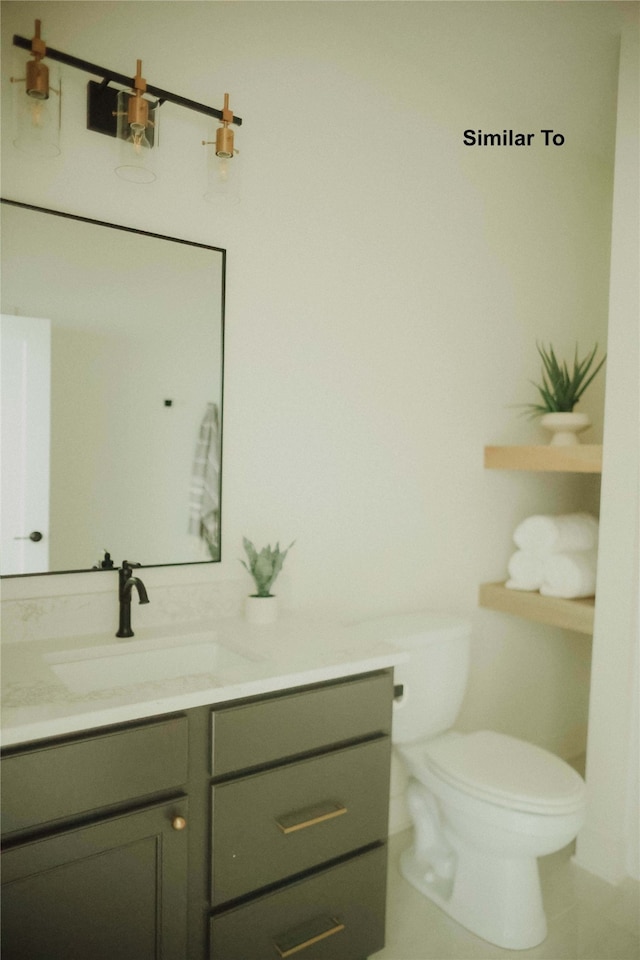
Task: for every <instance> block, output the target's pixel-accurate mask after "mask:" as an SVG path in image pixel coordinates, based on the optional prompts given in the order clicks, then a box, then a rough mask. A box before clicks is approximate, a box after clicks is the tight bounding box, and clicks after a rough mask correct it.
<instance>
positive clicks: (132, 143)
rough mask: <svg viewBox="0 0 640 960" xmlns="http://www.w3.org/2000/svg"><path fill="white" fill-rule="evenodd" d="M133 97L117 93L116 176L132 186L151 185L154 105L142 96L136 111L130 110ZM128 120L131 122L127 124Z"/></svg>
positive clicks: (154, 147) (155, 149)
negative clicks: (141, 102)
mask: <svg viewBox="0 0 640 960" xmlns="http://www.w3.org/2000/svg"><path fill="white" fill-rule="evenodd" d="M135 99H136V98H135V95H134V94H131V93H129V91H128V90H121V91H120V93H119V94H118V129H117V139H118V162H117V164H116V173H117V174H118V176H119V177H120V178H121V179H122V180H129V181H130V182H132V183H153V181H154V180H155V179H156V178H157V175H158V174H157V158H158V142H159V129H158V122H159V114H160V110H159V109H158V102H157V101H156V100H153V99H152V98H150V97H146V96H143V97H141V98H140V99H141V100H143V101H144V104H142V105H141V106H142V107H143V108H144V109H142V110H140V111H138V112H137V115H136V116H134V113H135V112H136V111H131V110H130V102H131V100H135ZM130 119H131V120H132V122H130Z"/></svg>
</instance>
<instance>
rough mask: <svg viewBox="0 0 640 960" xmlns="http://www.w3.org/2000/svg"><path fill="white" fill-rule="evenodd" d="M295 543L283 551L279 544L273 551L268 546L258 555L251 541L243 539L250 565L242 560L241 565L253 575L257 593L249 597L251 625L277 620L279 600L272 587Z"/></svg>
mask: <svg viewBox="0 0 640 960" xmlns="http://www.w3.org/2000/svg"><path fill="white" fill-rule="evenodd" d="M294 543H295V540H294V541H293V542H292V543H290V544H289V546H288V547H287V549H286V550H281V549H280V544H279V543H276V545H275V547H273V549H272V548H271V546H270V545H267V546H266V547H263V548H262V550H261V551H260V552H259V553H258V551H257V550H256V548H255V547H254V545H253V544H252V543H251V541H250V540H248V539H247V538H246V537H243V538H242V545H243V546H244V549H245V553H246V554H247V559H248V563H247V562H246V561H245V560H241V561H240V563H241V564H242V566H243V567H244V568H245V570H248V572H249V573H250V574H251V576H252V577H253V580H254V582H255V585H256V592H255V593H252V594H251V595H250V596H249V597H247V602H246V607H245V611H246V616H247V620H249V621H250V622H251V623H273V621H274V620H276V618H277V616H278V598H277V597H276V596H275V595H274V594H273V593H271V587H272V586H273V583H274V581H275V579H276V577H277V576H278V574H279V573H280V571H281V570H282V565H283V563H284V561H285V557H286V556H287V553H288V552H289V550H290V549H291V547H292V546H293V544H294Z"/></svg>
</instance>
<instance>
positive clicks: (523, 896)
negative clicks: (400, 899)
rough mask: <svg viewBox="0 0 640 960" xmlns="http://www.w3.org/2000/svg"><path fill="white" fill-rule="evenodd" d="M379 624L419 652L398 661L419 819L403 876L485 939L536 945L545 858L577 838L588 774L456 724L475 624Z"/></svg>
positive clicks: (380, 634)
mask: <svg viewBox="0 0 640 960" xmlns="http://www.w3.org/2000/svg"><path fill="white" fill-rule="evenodd" d="M370 631H373V636H375V637H376V638H377V639H384V640H387V641H388V642H392V643H395V644H397V645H398V646H400V647H402V648H403V649H404V650H405V651H406V652H407V654H408V658H407V661H406V662H405V663H402V664H400V665H398V666H397V667H396V669H395V674H394V679H395V682H396V684H398V685H399V686H400V688H401V690H402V692H401V694H400V695H399V697H398V698H397V701H396V702H395V703H394V715H393V728H392V740H393V742H394V746H395V749H396V751H397V753H398V754H399V756H400V758H401V760H402V762H403V763H404V765H405V766H406V769H407V773H408V774H409V783H408V787H407V794H406V799H407V806H408V810H409V813H410V815H411V819H412V821H413V826H414V836H413V844H412V846H411V847H410V848H409V849H408V850H406V851H405V852H404V854H403V855H402V858H401V864H400V869H401V872H402V874H403V875H404V876H405V878H406V879H407V880H408V881H409V882H410V883H411V884H412V885H413V886H414V887H416V888H417V889H418V890H420V891H421V893H423V894H424V895H425V896H427V897H428V898H429V899H430V900H432V901H433V902H434V903H436V904H437V905H438V906H439V907H441V908H442V909H443V910H444V911H445V912H446V913H447V914H449V916H451V917H452V918H453V919H454V920H456V921H457V922H458V923H460V924H461V925H462V926H464V927H466V928H467V929H468V930H470V931H472V932H473V933H475V934H476V935H477V936H479V937H482V938H483V939H484V940H487V941H489V942H490V943H493V944H496V945H497V946H499V947H503V948H506V949H511V950H525V949H528V948H530V947H534V946H536V945H537V944H539V943H541V942H542V941H543V940H544V938H545V937H546V933H547V924H546V918H545V914H544V909H543V905H542V896H541V891H540V879H539V874H538V864H537V858H538V857H540V856H544V855H546V854H549V853H553V852H555V851H556V850H560V849H562V848H563V847H564V846H566V845H567V844H568V843H570V842H571V841H572V840H573V839H574V838H575V836H576V835H577V833H578V831H579V830H580V828H581V826H582V824H583V822H584V818H585V807H586V790H585V784H584V781H583V780H582V778H581V777H580V776H579V774H578V773H576V772H575V770H573V769H572V768H571V767H570V766H569V765H568V764H567V763H565V761H564V760H561V759H560V758H559V757H557V756H554V755H553V754H551V753H549V752H548V751H547V750H543V749H542V748H540V747H537V746H535V745H534V744H531V743H526V742H525V741H523V740H519V739H517V738H515V737H511V736H506V735H505V734H500V733H495V732H493V731H490V730H481V731H476V732H473V733H459V732H456V731H455V730H453V729H452V728H453V724H454V722H455V719H456V717H457V715H458V712H459V709H460V706H461V704H462V700H463V698H464V693H465V690H466V686H467V680H468V672H469V648H470V625H469V624H468V623H466V622H465V621H462V620H457V619H455V618H452V617H442V616H437V615H433V614H428V613H425V614H410V615H406V616H400V617H387V618H382V619H381V620H379V621H377V622H376V624H375V626H374V625H370ZM370 635H371V634H370Z"/></svg>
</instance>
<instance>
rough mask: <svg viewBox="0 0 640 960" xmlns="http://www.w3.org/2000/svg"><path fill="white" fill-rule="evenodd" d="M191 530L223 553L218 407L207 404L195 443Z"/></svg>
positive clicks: (214, 550) (211, 549)
mask: <svg viewBox="0 0 640 960" xmlns="http://www.w3.org/2000/svg"><path fill="white" fill-rule="evenodd" d="M189 533H192V534H193V535H194V536H197V537H201V538H202V539H203V540H204V541H205V543H206V544H207V546H208V548H209V552H210V553H211V556H212V557H216V558H217V557H219V555H220V429H219V422H218V408H217V406H216V404H215V403H208V404H207V409H206V411H205V414H204V417H203V418H202V423H201V424H200V433H199V435H198V442H197V444H196V452H195V455H194V458H193V470H192V472H191V488H190V491H189Z"/></svg>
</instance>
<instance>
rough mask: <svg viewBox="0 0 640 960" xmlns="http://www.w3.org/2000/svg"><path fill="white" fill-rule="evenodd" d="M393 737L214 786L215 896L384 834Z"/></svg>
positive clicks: (226, 896) (258, 884) (230, 894)
mask: <svg viewBox="0 0 640 960" xmlns="http://www.w3.org/2000/svg"><path fill="white" fill-rule="evenodd" d="M390 749H391V744H390V738H389V737H381V738H380V739H378V740H373V741H369V742H367V743H364V744H360V745H358V746H354V747H347V748H345V749H342V750H336V751H333V752H331V753H327V754H323V755H322V756H320V757H315V758H313V759H309V760H303V761H300V762H298V763H294V764H287V765H285V766H282V767H277V768H275V769H272V770H269V771H267V772H265V773H259V774H255V775H252V776H245V777H241V778H239V779H238V780H234V781H229V782H227V783H223V784H218V785H216V786H214V787H212V797H213V844H212V882H213V891H212V902H213V904H214V905H218V904H221V903H226V902H227V901H228V900H232V899H234V898H236V897H239V896H242V895H243V894H246V893H248V892H250V891H251V890H258V889H260V888H262V887H265V886H267V885H268V884H271V883H274V882H276V881H280V880H282V879H284V878H285V877H288V876H292V875H294V874H296V873H300V872H302V871H304V870H308V869H310V868H312V867H317V866H320V865H321V864H323V863H326V862H327V861H329V860H331V859H333V858H334V857H340V856H342V855H343V854H347V853H349V851H351V850H357V849H358V848H360V847H364V846H366V845H367V844H370V843H374V842H376V841H378V840H379V839H380V838H381V837H386V835H387V828H388V822H387V821H388V802H389V764H390Z"/></svg>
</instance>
